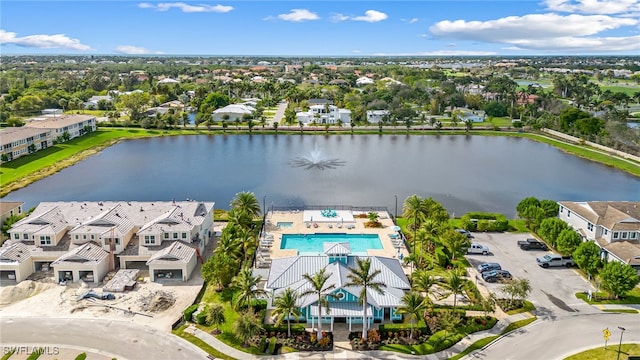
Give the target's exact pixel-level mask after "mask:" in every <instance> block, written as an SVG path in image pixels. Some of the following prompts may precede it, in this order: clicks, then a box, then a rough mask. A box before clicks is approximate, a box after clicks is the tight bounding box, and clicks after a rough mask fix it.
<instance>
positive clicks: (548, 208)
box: [540, 200, 559, 218]
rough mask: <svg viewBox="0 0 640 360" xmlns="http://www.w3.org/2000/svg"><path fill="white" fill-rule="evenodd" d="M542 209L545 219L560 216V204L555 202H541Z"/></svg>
mask: <svg viewBox="0 0 640 360" xmlns="http://www.w3.org/2000/svg"><path fill="white" fill-rule="evenodd" d="M540 207H541V208H542V209H543V210H544V217H545V218H550V217H556V216H558V207H559V206H558V203H557V202H555V201H553V200H540Z"/></svg>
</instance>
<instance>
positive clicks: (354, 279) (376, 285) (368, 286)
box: [344, 258, 387, 340]
mask: <svg viewBox="0 0 640 360" xmlns="http://www.w3.org/2000/svg"><path fill="white" fill-rule="evenodd" d="M356 263H357V265H358V267H357V268H349V274H347V279H349V282H348V283H346V284H345V285H344V286H357V287H361V289H360V294H359V295H358V303H359V304H360V305H362V313H363V317H362V338H363V339H365V340H366V339H367V330H368V329H367V327H368V325H369V322H368V321H367V307H368V306H369V304H368V302H367V291H369V290H374V291H376V292H377V293H379V294H381V295H383V294H384V292H383V291H382V288H386V287H387V285H386V284H385V283H383V282H380V281H376V276H378V275H380V272H381V271H380V269H377V270H374V271H371V259H370V258H367V259H361V258H356Z"/></svg>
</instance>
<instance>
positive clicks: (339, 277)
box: [265, 242, 411, 330]
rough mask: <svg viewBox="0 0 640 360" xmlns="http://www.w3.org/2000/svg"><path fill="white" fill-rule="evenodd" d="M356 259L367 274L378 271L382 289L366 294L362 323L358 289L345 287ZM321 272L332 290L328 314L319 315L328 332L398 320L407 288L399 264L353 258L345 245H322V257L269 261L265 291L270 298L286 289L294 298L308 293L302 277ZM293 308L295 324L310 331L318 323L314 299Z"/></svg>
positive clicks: (302, 299) (305, 298)
mask: <svg viewBox="0 0 640 360" xmlns="http://www.w3.org/2000/svg"><path fill="white" fill-rule="evenodd" d="M356 259H369V260H370V261H371V272H374V271H380V273H379V274H378V277H377V279H378V281H381V282H383V283H384V284H385V285H386V288H385V289H384V292H383V293H382V294H379V293H377V292H375V291H371V292H370V293H368V296H367V304H366V305H367V307H368V311H367V319H366V320H365V319H363V312H362V304H359V296H360V288H359V287H357V286H347V285H346V284H348V283H349V279H348V278H347V274H349V273H350V271H349V269H351V268H354V267H356ZM323 268H324V269H325V273H326V274H327V275H328V277H329V279H328V280H327V282H326V286H327V287H328V286H332V285H333V286H334V289H333V290H332V291H331V294H332V295H334V297H330V298H328V301H329V307H330V311H329V312H326V311H323V314H322V321H323V323H326V322H329V323H330V324H331V330H333V324H334V323H335V322H342V323H347V324H349V330H351V325H352V324H362V323H363V322H364V321H367V322H368V323H369V324H372V323H373V322H374V321H384V320H387V321H393V320H402V315H401V314H398V312H397V310H398V307H399V306H401V299H402V296H403V295H404V293H405V291H407V290H409V289H410V288H411V285H410V284H409V280H408V279H407V277H406V275H405V273H404V271H403V269H402V264H401V263H400V261H399V260H398V259H393V258H386V257H381V256H355V255H353V254H352V253H351V249H350V246H349V243H329V242H328V243H324V255H319V256H302V255H299V256H292V257H285V258H277V259H273V262H272V265H271V269H270V271H269V277H268V279H267V282H266V285H265V290H266V291H267V292H269V293H271V294H273V296H272V297H271V298H273V297H275V296H278V295H279V294H280V293H282V292H283V291H284V290H285V289H287V288H290V289H294V290H296V291H297V292H298V294H300V293H303V292H305V291H306V290H308V289H310V284H309V282H308V281H307V280H305V279H304V278H303V277H302V275H304V274H309V275H311V276H313V275H314V274H316V273H317V272H318V271H320V270H321V269H323ZM296 305H297V306H298V308H299V310H300V312H301V314H302V316H301V317H300V319H297V320H302V321H306V322H307V323H308V324H309V323H310V324H311V327H313V326H314V324H317V323H318V320H319V316H318V315H319V310H318V306H319V304H318V298H317V297H316V296H314V295H307V296H303V297H300V298H299V299H298V301H297V302H296ZM270 307H272V304H271V305H270Z"/></svg>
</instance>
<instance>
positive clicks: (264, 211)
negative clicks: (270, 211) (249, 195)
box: [262, 195, 267, 217]
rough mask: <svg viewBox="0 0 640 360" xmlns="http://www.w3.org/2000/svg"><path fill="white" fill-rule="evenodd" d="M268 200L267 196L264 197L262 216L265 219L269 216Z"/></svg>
mask: <svg viewBox="0 0 640 360" xmlns="http://www.w3.org/2000/svg"><path fill="white" fill-rule="evenodd" d="M266 200H267V195H265V196H263V197H262V215H263V216H265V217H266V216H267V208H266Z"/></svg>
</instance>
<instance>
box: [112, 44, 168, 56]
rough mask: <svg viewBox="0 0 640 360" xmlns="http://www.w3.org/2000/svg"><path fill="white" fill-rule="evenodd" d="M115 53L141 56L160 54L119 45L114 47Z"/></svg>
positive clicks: (140, 48) (138, 47) (141, 48)
mask: <svg viewBox="0 0 640 360" xmlns="http://www.w3.org/2000/svg"><path fill="white" fill-rule="evenodd" d="M116 52H118V53H121V54H128V55H142V54H162V52H161V51H151V50H149V49H146V48H143V47H141V46H133V45H120V46H117V47H116Z"/></svg>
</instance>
